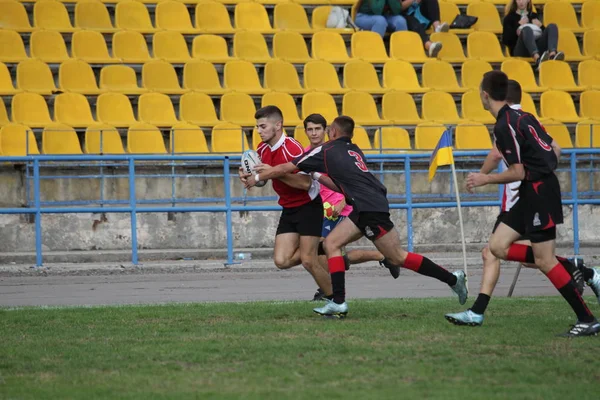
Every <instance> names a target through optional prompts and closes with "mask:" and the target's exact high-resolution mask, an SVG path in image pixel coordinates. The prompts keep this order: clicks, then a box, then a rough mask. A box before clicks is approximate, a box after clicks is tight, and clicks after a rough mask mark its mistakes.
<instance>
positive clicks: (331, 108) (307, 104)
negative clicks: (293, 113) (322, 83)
mask: <svg viewBox="0 0 600 400" xmlns="http://www.w3.org/2000/svg"><path fill="white" fill-rule="evenodd" d="M310 114H321V115H322V116H323V117H325V119H326V120H327V122H328V123H331V121H333V120H334V119H336V118H337V117H338V116H339V113H338V109H337V106H336V105H335V100H334V99H333V97H332V96H331V95H330V94H329V93H323V92H308V93H306V94H305V95H304V96H302V118H306V117H308V116H309V115H310Z"/></svg>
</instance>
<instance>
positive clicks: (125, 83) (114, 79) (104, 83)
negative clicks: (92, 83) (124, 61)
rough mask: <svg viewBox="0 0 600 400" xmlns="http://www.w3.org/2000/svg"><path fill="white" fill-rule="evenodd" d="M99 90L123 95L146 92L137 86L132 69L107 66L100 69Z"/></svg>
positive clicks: (122, 66)
mask: <svg viewBox="0 0 600 400" xmlns="http://www.w3.org/2000/svg"><path fill="white" fill-rule="evenodd" d="M100 90H102V91H110V92H117V93H124V94H142V93H146V92H147V91H148V90H147V89H146V88H141V87H139V86H138V80H137V76H136V74H135V71H134V69H133V68H131V67H127V66H125V65H109V66H106V67H104V68H102V70H100Z"/></svg>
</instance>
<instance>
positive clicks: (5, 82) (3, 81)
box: [0, 62, 21, 95]
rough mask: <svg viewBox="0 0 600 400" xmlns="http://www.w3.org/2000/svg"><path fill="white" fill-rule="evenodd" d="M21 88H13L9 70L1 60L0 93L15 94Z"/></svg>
mask: <svg viewBox="0 0 600 400" xmlns="http://www.w3.org/2000/svg"><path fill="white" fill-rule="evenodd" d="M20 91H21V89H18V90H17V89H15V87H14V86H13V81H12V77H11V76H10V71H9V70H8V68H7V67H6V65H5V64H4V63H3V62H0V94H2V95H7V94H15V93H18V92H20Z"/></svg>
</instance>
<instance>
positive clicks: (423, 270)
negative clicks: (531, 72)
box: [402, 253, 456, 286]
mask: <svg viewBox="0 0 600 400" xmlns="http://www.w3.org/2000/svg"><path fill="white" fill-rule="evenodd" d="M402 267H404V268H408V269H411V270H413V271H415V272H416V273H419V274H421V275H425V276H431V277H432V278H436V279H438V280H440V281H442V282H445V283H447V284H448V285H450V286H454V285H456V276H454V275H452V274H451V273H450V272H449V271H448V270H446V269H444V268H442V267H440V266H439V265H437V264H436V263H434V262H433V261H431V260H430V259H429V258H427V257H423V256H422V255H420V254H417V253H408V255H407V256H406V260H405V261H404V265H403V266H402Z"/></svg>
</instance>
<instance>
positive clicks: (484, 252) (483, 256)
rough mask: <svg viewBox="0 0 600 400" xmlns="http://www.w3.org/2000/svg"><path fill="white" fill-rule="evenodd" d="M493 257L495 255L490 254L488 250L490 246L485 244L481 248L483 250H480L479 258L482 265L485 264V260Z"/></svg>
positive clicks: (490, 259)
mask: <svg viewBox="0 0 600 400" xmlns="http://www.w3.org/2000/svg"><path fill="white" fill-rule="evenodd" d="M495 258H496V257H495V256H494V255H493V254H492V252H491V251H490V248H489V247H488V246H485V247H484V248H483V250H481V259H482V260H483V262H484V265H485V262H486V261H492V260H494V259H495Z"/></svg>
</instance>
